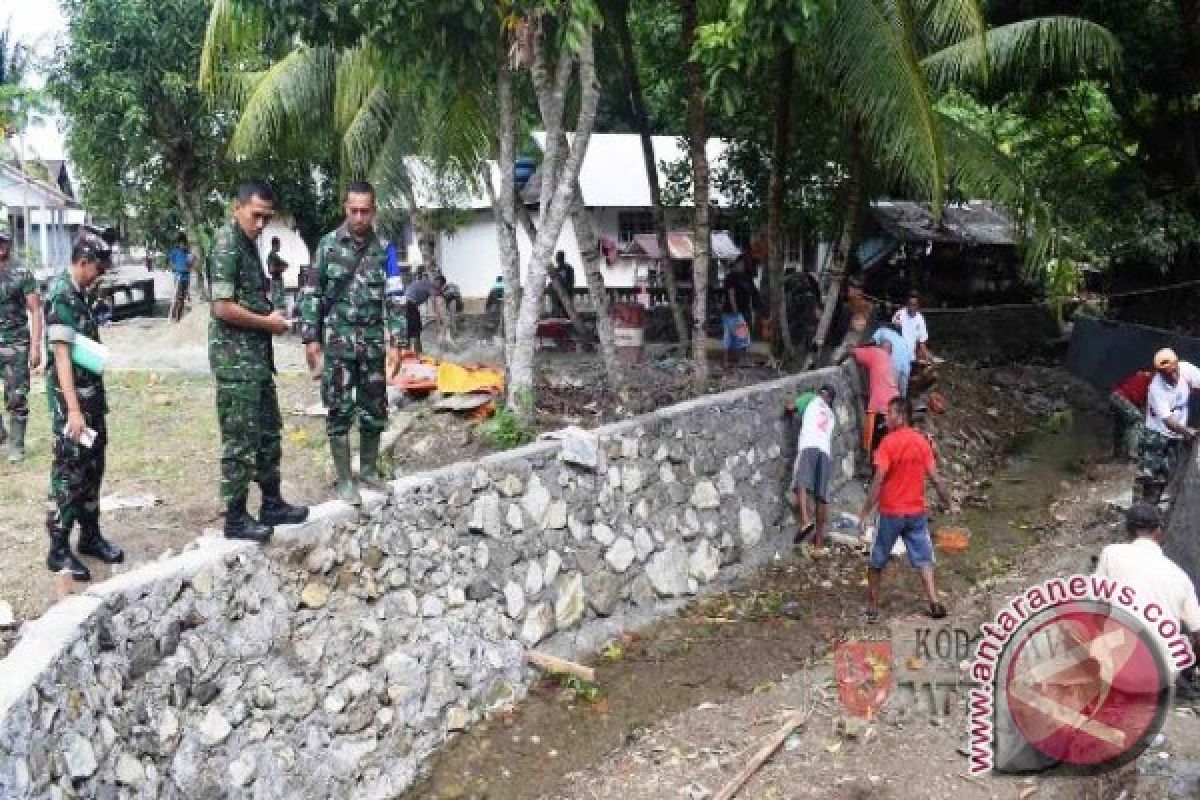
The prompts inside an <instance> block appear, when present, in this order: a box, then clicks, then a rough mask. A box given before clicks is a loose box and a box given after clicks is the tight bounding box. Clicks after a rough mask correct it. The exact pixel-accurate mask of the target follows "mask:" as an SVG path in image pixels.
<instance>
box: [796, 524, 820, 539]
mask: <svg viewBox="0 0 1200 800" xmlns="http://www.w3.org/2000/svg"><path fill="white" fill-rule="evenodd" d="M816 529H817V523H815V522H810V523H808V524H807V525H805V526H804V527H803V528H801V529H800V532H799V533H797V534H796V538H795V539H793V540H792V543H793V544H800V543H801V542H803V541H804V540H805V539H807V538H808V535H809V534H811V533H812V532H813V531H814V530H816Z"/></svg>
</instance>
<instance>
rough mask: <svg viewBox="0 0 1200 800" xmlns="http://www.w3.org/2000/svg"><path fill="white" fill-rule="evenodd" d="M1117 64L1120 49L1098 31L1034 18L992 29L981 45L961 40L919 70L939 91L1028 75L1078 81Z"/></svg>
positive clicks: (1075, 22) (1064, 20)
mask: <svg viewBox="0 0 1200 800" xmlns="http://www.w3.org/2000/svg"><path fill="white" fill-rule="evenodd" d="M981 45H982V46H981ZM985 53H986V56H985ZM985 58H986V61H985ZM1120 62H1121V46H1120V45H1119V44H1118V43H1117V40H1116V37H1114V36H1113V35H1112V34H1111V33H1109V31H1108V30H1107V29H1106V28H1104V27H1103V26H1101V25H1097V24H1096V23H1094V22H1089V21H1088V20H1085V19H1080V18H1078V17H1038V18H1035V19H1027V20H1022V21H1020V22H1014V23H1012V24H1010V25H1001V26H1000V27H998V28H992V29H991V30H989V31H988V32H987V37H986V41H984V40H982V39H980V38H979V37H972V38H968V39H964V40H963V41H961V42H958V43H957V44H953V45H951V46H949V47H947V48H945V49H943V50H939V51H938V52H936V53H934V54H932V55H930V56H928V57H927V58H925V59H924V61H923V62H922V65H923V66H924V67H925V71H926V74H928V76H929V81H930V83H931V84H932V85H933V86H936V87H938V88H939V89H942V88H948V87H950V86H963V85H967V84H971V83H981V82H983V81H985V80H991V79H992V78H995V79H997V80H1000V81H1003V82H1006V83H1007V82H1017V81H1019V80H1020V79H1021V78H1023V77H1026V76H1030V75H1035V76H1037V77H1038V78H1039V79H1045V78H1047V77H1050V78H1053V77H1065V78H1077V77H1080V76H1082V75H1084V74H1087V73H1093V74H1094V73H1097V72H1112V71H1113V70H1115V69H1116V68H1117V66H1118V65H1119V64H1120ZM985 65H989V66H990V69H988V70H985V69H984V67H985ZM989 75H990V77H989Z"/></svg>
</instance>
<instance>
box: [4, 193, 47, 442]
mask: <svg viewBox="0 0 1200 800" xmlns="http://www.w3.org/2000/svg"><path fill="white" fill-rule="evenodd" d="M2 211H3V206H0V212H2ZM27 312H28V318H27ZM31 331H32V333H31ZM31 343H33V344H35V345H36V346H31ZM41 364H42V299H41V297H40V296H39V295H38V285H37V281H36V280H34V278H33V273H32V272H30V271H29V270H28V269H26V268H25V267H23V266H21V265H20V264H17V263H15V262H14V260H13V258H12V233H11V231H10V230H9V227H8V220H7V219H5V218H3V217H2V216H0V378H3V382H4V401H5V407H6V408H7V410H8V415H9V417H8V421H9V426H10V427H11V428H12V432H11V433H9V432H8V431H6V430H5V429H4V417H3V415H2V414H0V443H3V442H4V440H5V439H6V438H7V439H8V463H10V464H15V463H17V462H18V461H20V460H22V459H23V458H25V424H26V422H27V421H28V419H29V402H28V399H29V373H30V372H31V371H32V370H35V369H37V368H38V367H40V366H41Z"/></svg>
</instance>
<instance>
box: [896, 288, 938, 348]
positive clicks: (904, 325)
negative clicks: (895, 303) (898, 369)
mask: <svg viewBox="0 0 1200 800" xmlns="http://www.w3.org/2000/svg"><path fill="white" fill-rule="evenodd" d="M892 322H894V323H896V324H897V325H899V326H900V334H901V335H902V336H903V337H904V340H905V341H906V342H908V348H909V350H911V351H912V352H913V353H914V354H915V355H916V360H917V361H922V362H924V361H929V348H928V343H929V330H928V329H927V328H926V327H925V315H924V314H922V313H921V298H920V297H919V296H918V295H917V293H916V292H913V293H912V294H910V295H909V296H908V303H907V304H905V306H904V308H902V309H900V310H899V311H897V312H896V314H895V316H893V317H892Z"/></svg>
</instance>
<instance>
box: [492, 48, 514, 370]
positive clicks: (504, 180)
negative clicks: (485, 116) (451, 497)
mask: <svg viewBox="0 0 1200 800" xmlns="http://www.w3.org/2000/svg"><path fill="white" fill-rule="evenodd" d="M505 49H506V48H501V54H500V63H499V65H498V66H497V70H496V96H497V97H496V99H497V106H498V114H499V117H500V119H499V123H500V141H499V147H498V148H497V149H498V153H497V158H496V162H497V168H498V169H499V171H500V189H499V191H498V192H496V193H493V191H492V176H491V174H490V173H489V172H488V169H487V167H486V165H485V166H484V175H483V183H484V186H485V187H486V189H487V191H488V194H490V195H492V207H493V209H494V213H495V216H496V240H497V246H498V248H499V250H500V262H501V266H502V268H503V270H504V308H503V311H502V319H503V322H502V327H503V329H504V365H505V370H506V371H509V365H510V364H511V363H512V360H513V355H514V353H515V351H516V332H517V309H518V305H519V303H520V298H521V251H520V249H519V248H518V247H517V220H516V216H517V211H516V206H517V188H516V178H515V175H514V172H515V170H516V164H517V115H516V111H515V109H514V108H513V73H512V69H510V68H509V65H508V60H507V59H508V54H507V53H506V52H504V51H505ZM507 378H508V380H506V382H505V385H509V386H511V385H512V375H511V373H510V374H509V375H508V376H507Z"/></svg>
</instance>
